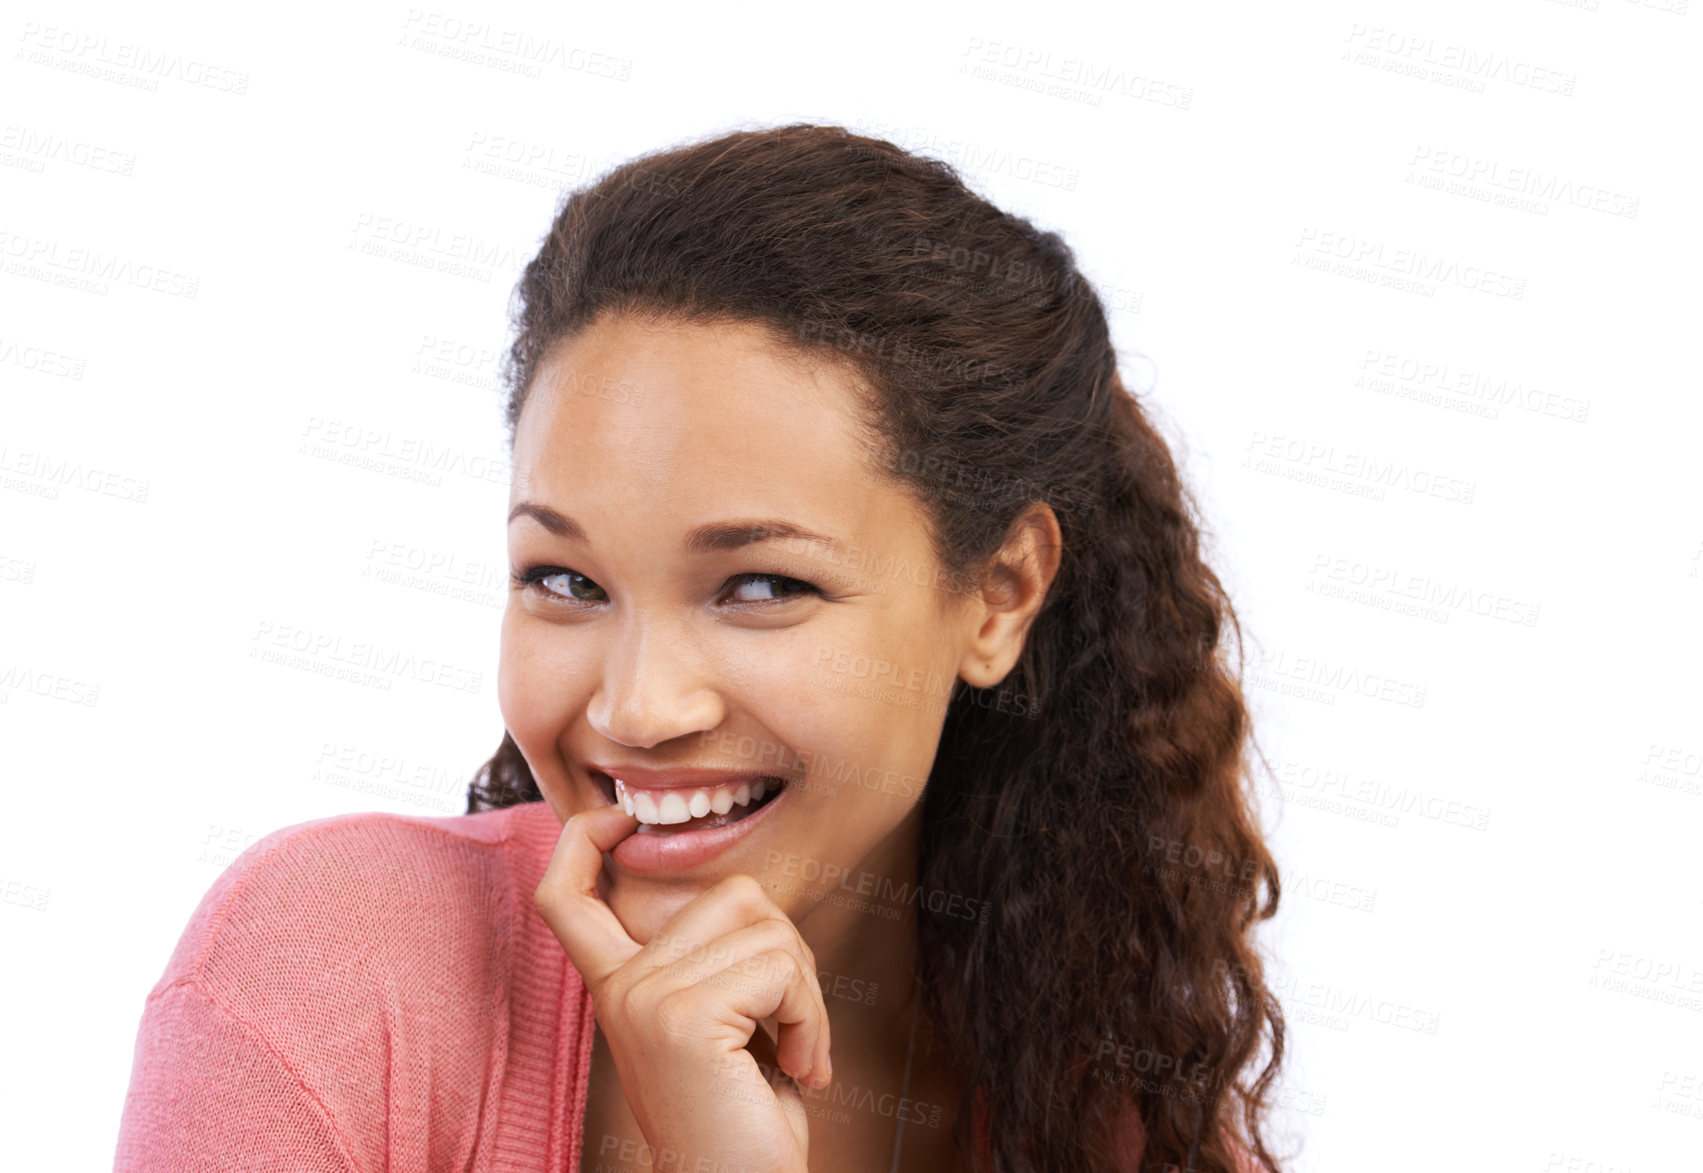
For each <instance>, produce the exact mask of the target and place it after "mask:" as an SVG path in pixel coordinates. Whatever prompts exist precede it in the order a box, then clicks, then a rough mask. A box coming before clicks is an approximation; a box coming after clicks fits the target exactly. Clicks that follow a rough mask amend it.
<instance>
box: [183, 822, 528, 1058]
mask: <svg viewBox="0 0 1703 1173" xmlns="http://www.w3.org/2000/svg"><path fill="white" fill-rule="evenodd" d="M555 826H556V824H555V820H554V817H553V816H551V815H550V814H549V812H548V810H547V809H544V807H543V804H542V803H534V804H527V805H523V806H516V807H508V808H504V809H502V810H496V811H486V812H482V813H480V814H475V815H440V816H412V815H400V814H391V813H385V812H362V813H357V814H346V815H336V816H332V817H329V818H323V819H314V820H312V821H309V822H303V823H297V824H294V825H291V826H288V827H283V828H280V829H279V830H276V831H273V832H272V833H270V834H268V835H266V836H264V837H263V838H261V839H260V840H258V841H256V842H255V843H253V844H251V845H250V846H249V847H248V849H247V850H245V851H244V852H243V853H242V854H241V855H240V856H238V857H237V859H236V860H235V861H233V862H232V863H231V865H230V866H229V867H228V868H226V869H225V871H224V872H223V873H222V874H221V875H220V876H219V878H218V879H217V880H215V881H214V883H213V885H212V886H211V887H210V888H209V889H208V891H207V892H206V894H205V895H204V896H203V897H202V898H201V901H200V904H199V905H198V907H197V908H196V910H195V912H194V914H193V915H192V916H191V918H190V921H189V924H188V925H187V926H186V928H185V930H184V932H183V935H182V936H181V938H180V939H179V941H178V944H177V947H176V949H175V950H174V951H173V953H172V956H171V959H170V961H169V962H168V963H167V966H166V970H165V973H164V974H163V975H162V976H161V978H160V981H159V983H158V984H157V985H156V986H155V988H154V991H153V993H152V994H150V999H152V998H153V997H156V996H158V995H160V994H162V993H164V992H165V991H166V990H168V989H171V988H173V987H175V986H180V985H185V984H188V985H193V986H195V987H197V988H198V989H199V990H200V991H201V992H202V993H203V994H204V995H206V996H207V997H208V998H209V999H211V1000H213V1001H215V1002H217V1003H218V1004H220V1006H221V1007H222V1008H223V1009H225V1010H226V1011H227V1012H228V1013H230V1014H232V1015H233V1016H235V1017H238V1018H240V1019H242V1020H244V1021H246V1022H248V1023H250V1024H253V1025H257V1026H258V1025H262V1024H264V1023H265V1022H267V1021H268V1020H271V1019H276V1018H278V1017H280V1016H285V1017H288V1018H289V1019H291V1020H293V1021H299V1020H300V1017H301V1015H302V1014H303V1013H304V1012H305V1011H309V1010H310V1008H311V1007H313V1005H314V1004H315V1003H319V1004H320V1005H319V1008H320V1009H328V1008H329V1007H327V1006H326V1005H325V1003H326V1002H327V1001H331V1002H335V1001H337V1000H338V999H352V998H355V997H357V996H359V995H360V994H361V993H363V992H365V993H367V994H371V993H372V992H374V991H377V990H380V989H386V990H389V991H390V993H391V995H392V996H395V997H398V998H402V999H404V1000H407V1001H418V1000H420V999H427V1000H430V999H437V1000H439V1001H443V1000H449V1001H452V1002H460V1003H463V1005H462V1008H463V1009H471V1008H472V1007H469V1006H466V1005H465V1003H466V1002H467V1001H468V1000H473V1001H475V1002H483V1003H484V1004H485V1006H484V1008H485V1009H487V1010H488V1009H489V1008H490V1002H491V1001H492V1000H501V998H502V997H503V991H502V988H501V987H502V986H503V985H504V982H505V979H506V974H507V971H508V969H509V962H510V960H511V944H512V941H513V938H514V935H515V929H516V920H517V917H518V916H519V915H521V913H522V912H523V911H529V910H530V908H531V904H530V898H531V889H530V888H528V887H525V886H526V885H527V883H528V879H529V876H530V873H531V872H533V871H534V870H536V869H538V868H539V867H540V865H539V864H538V863H537V862H536V859H535V857H536V855H537V853H538V850H539V844H540V842H541V840H543V838H544V837H545V836H547V835H548V834H549V831H550V828H551V827H555ZM558 830H559V828H558ZM546 858H547V857H546ZM531 884H532V885H533V886H536V880H531ZM517 897H524V898H525V900H526V903H525V904H524V905H520V904H519V900H518V898H517ZM476 987H482V988H476ZM439 1008H440V1009H442V1008H443V1007H439Z"/></svg>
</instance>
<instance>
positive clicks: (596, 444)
mask: <svg viewBox="0 0 1703 1173" xmlns="http://www.w3.org/2000/svg"><path fill="white" fill-rule="evenodd" d="M860 401H861V389H860V385H859V384H858V383H857V381H856V378H855V376H854V375H853V374H852V373H851V372H850V371H849V370H848V369H847V368H846V367H844V366H842V365H840V364H836V363H831V362H826V361H813V360H811V359H808V358H805V357H802V356H800V355H799V354H798V353H797V352H796V351H793V350H790V349H787V348H784V347H782V346H781V345H780V343H779V342H778V341H777V340H776V339H775V338H774V337H773V336H772V335H771V334H770V333H769V332H768V331H767V330H765V329H764V328H762V327H760V326H756V325H751V324H746V323H729V324H714V325H705V324H681V323H654V322H648V321H639V320H637V319H633V318H627V317H618V318H610V319H600V320H598V321H597V322H595V323H593V324H592V325H591V326H590V327H588V328H587V329H586V330H585V331H583V332H581V333H580V334H579V335H577V336H576V337H574V338H572V339H570V340H567V341H565V342H563V343H560V344H558V345H557V346H556V347H553V348H552V349H551V350H550V352H549V353H548V354H547V355H546V356H545V358H544V360H543V361H542V362H541V363H540V364H539V366H538V369H537V372H536V374H535V375H534V378H533V382H532V387H531V389H530V391H529V393H528V396H527V401H526V405H525V407H524V409H523V410H522V412H521V416H520V419H519V421H518V422H517V424H516V428H515V445H514V490H513V493H512V497H513V499H514V500H519V499H521V498H530V499H533V500H543V501H545V502H546V503H558V502H555V501H552V498H563V500H561V501H560V502H559V504H560V505H561V507H563V508H567V509H569V510H571V509H572V508H573V501H572V498H574V497H577V496H580V495H583V494H585V493H587V492H588V491H593V490H596V491H599V492H603V493H607V492H608V491H609V490H610V489H611V488H615V489H617V490H619V489H620V488H621V487H622V486H626V487H628V488H631V487H635V486H638V485H642V486H643V487H644V488H645V489H646V491H647V492H648V493H650V494H655V493H659V492H660V493H674V494H676V496H677V498H678V499H679V500H680V501H682V502H692V503H694V504H695V503H697V502H702V503H704V504H705V505H706V506H707V505H708V503H709V502H710V501H712V500H713V501H715V502H718V503H719V504H720V505H721V506H722V507H732V506H747V505H749V506H753V507H755V506H759V505H761V506H766V507H767V509H768V511H770V512H773V510H774V507H775V506H776V505H777V504H787V503H788V499H789V498H792V499H794V500H797V501H800V502H802V501H807V500H811V499H815V500H816V501H817V503H818V504H826V503H829V502H834V501H838V503H839V504H840V505H841V506H843V505H845V504H847V502H846V501H845V500H844V498H845V497H846V496H847V495H848V494H854V493H867V492H868V491H869V489H870V488H871V487H872V485H873V479H874V478H873V473H872V470H871V463H870V457H869V452H868V439H867V437H866V433H865V430H864V428H863V426H862V423H861V420H862V415H861V409H860V407H859V403H860ZM835 512H836V513H839V514H840V516H841V518H842V519H843V520H845V521H849V520H852V518H850V517H846V516H845V514H844V512H843V510H838V509H837V510H836V511H835Z"/></svg>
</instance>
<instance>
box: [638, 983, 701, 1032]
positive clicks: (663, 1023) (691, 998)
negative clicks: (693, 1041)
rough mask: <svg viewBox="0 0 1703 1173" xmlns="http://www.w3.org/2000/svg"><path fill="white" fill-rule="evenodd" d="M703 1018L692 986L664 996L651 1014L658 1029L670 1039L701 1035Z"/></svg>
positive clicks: (683, 987)
mask: <svg viewBox="0 0 1703 1173" xmlns="http://www.w3.org/2000/svg"><path fill="white" fill-rule="evenodd" d="M703 1018H704V1016H703V1013H702V1012H701V1011H700V1010H699V1009H698V995H697V993H696V992H695V991H694V990H693V989H692V987H690V986H682V987H681V988H680V989H677V990H672V991H670V992H669V993H667V994H665V995H663V996H662V998H661V999H660V1000H658V1002H657V1004H656V1006H655V1007H653V1008H652V1010H651V1014H650V1019H651V1021H653V1022H655V1023H656V1027H657V1029H658V1030H659V1031H661V1032H662V1033H663V1034H665V1035H667V1036H669V1037H670V1038H688V1037H695V1036H696V1035H697V1034H699V1033H700V1030H701V1026H702V1023H703Z"/></svg>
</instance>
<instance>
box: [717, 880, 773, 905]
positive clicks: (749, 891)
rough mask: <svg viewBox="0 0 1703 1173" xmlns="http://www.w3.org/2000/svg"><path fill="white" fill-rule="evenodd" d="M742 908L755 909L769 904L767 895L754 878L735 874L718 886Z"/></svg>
mask: <svg viewBox="0 0 1703 1173" xmlns="http://www.w3.org/2000/svg"><path fill="white" fill-rule="evenodd" d="M718 886H719V887H721V888H722V889H724V891H725V892H726V894H727V895H728V896H729V897H731V898H732V899H733V900H735V901H736V902H737V903H738V904H739V906H740V907H742V908H756V907H759V906H761V905H765V904H767V903H769V893H768V892H767V890H765V889H764V887H763V885H762V884H760V883H758V882H757V880H756V878H755V877H753V876H748V875H746V874H745V873H744V872H735V873H734V874H733V875H731V876H728V877H727V878H726V879H725V880H723V881H722V882H721V883H720V885H718Z"/></svg>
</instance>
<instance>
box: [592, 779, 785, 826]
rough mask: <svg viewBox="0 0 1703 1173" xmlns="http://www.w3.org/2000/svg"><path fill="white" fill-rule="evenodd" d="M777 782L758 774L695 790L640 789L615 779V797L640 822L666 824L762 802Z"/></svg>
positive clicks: (777, 784) (656, 824) (722, 813)
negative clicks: (733, 783)
mask: <svg viewBox="0 0 1703 1173" xmlns="http://www.w3.org/2000/svg"><path fill="white" fill-rule="evenodd" d="M779 788H780V785H779V783H771V782H769V781H768V780H767V779H763V778H759V779H758V780H757V781H755V782H741V783H740V784H739V785H738V786H733V787H729V786H717V787H713V788H711V787H699V788H698V789H696V790H690V791H686V790H640V789H638V788H636V787H629V786H628V785H627V784H626V783H625V782H623V781H622V780H621V779H619V778H616V779H615V800H616V802H618V803H619V804H620V806H621V809H622V810H624V811H626V812H627V813H628V814H629V815H632V816H634V817H635V818H637V819H638V820H639V822H640V823H644V824H649V825H652V826H669V825H672V824H675V823H684V822H687V821H688V820H690V819H701V818H703V817H705V816H706V815H708V814H710V813H711V812H714V813H715V814H718V815H725V814H727V813H728V812H729V811H731V810H732V809H733V808H734V807H735V806H750V805H751V804H752V803H756V802H761V801H762V800H763V796H764V795H766V794H768V793H769V792H770V791H772V790H778V789H779Z"/></svg>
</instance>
